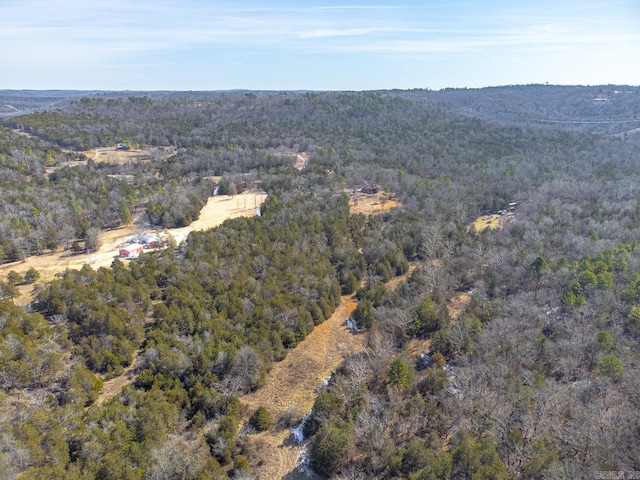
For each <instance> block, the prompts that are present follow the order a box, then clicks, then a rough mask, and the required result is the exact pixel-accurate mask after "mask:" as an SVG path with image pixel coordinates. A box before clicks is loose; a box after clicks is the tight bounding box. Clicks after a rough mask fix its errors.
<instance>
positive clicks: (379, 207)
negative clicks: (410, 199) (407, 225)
mask: <svg viewBox="0 0 640 480" xmlns="http://www.w3.org/2000/svg"><path fill="white" fill-rule="evenodd" d="M347 193H348V194H349V211H350V212H351V214H354V215H355V214H357V213H362V214H364V215H376V214H380V213H383V212H388V211H389V210H391V209H392V208H395V207H399V206H400V203H399V202H398V201H396V200H392V199H390V198H388V196H387V195H386V194H385V193H384V192H377V193H374V194H365V193H362V192H355V193H354V192H352V191H351V190H348V191H347Z"/></svg>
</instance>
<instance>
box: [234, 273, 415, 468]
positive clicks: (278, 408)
mask: <svg viewBox="0 0 640 480" xmlns="http://www.w3.org/2000/svg"><path fill="white" fill-rule="evenodd" d="M416 267H417V264H411V265H410V266H409V271H408V272H407V273H405V274H404V275H402V276H400V277H396V278H394V279H393V280H391V282H389V283H387V288H389V289H391V290H393V289H395V288H397V286H398V285H399V284H400V283H401V282H403V281H406V279H407V278H409V276H410V275H411V274H412V273H413V271H414V270H415V269H416ZM356 306H357V302H356V300H355V299H354V297H353V296H343V297H342V299H341V302H340V305H339V306H338V308H337V309H336V311H335V312H334V313H333V315H332V316H331V318H329V319H328V320H326V321H325V322H324V323H321V324H320V325H318V326H317V327H316V328H314V330H313V331H312V332H311V333H310V334H309V335H308V336H307V338H305V339H304V340H303V341H302V342H300V343H299V344H298V345H297V346H296V348H294V349H293V350H291V351H289V353H288V354H287V356H286V357H285V358H284V360H282V361H281V362H278V363H275V364H274V365H273V367H272V368H271V371H270V372H269V374H268V376H267V380H266V382H265V385H264V386H263V387H262V388H260V389H258V390H257V391H256V392H254V393H251V394H249V395H245V396H244V397H242V398H241V401H242V402H243V403H245V404H246V405H248V407H249V408H248V410H247V415H251V414H252V413H253V412H254V411H255V410H256V409H257V408H258V407H259V406H263V407H265V408H266V409H267V410H268V411H269V413H270V414H271V416H272V418H273V419H274V421H275V422H278V420H279V419H280V418H281V417H282V416H283V415H284V414H287V413H291V412H295V413H296V414H298V415H302V414H306V413H308V412H310V411H311V408H312V407H313V402H314V401H315V398H316V393H317V391H318V388H320V387H321V386H322V385H323V384H324V382H326V381H327V380H328V379H329V378H330V377H331V374H332V373H333V372H334V371H335V370H336V369H337V368H338V367H339V366H340V365H341V364H342V362H343V361H344V359H345V358H346V357H347V356H349V355H353V354H356V353H360V352H362V351H364V340H365V336H364V334H362V333H353V332H351V331H350V330H349V329H348V328H347V325H346V319H347V318H348V317H349V316H350V315H351V314H352V313H353V311H354V310H355V308H356ZM252 437H253V438H254V439H255V440H256V444H257V445H259V447H260V449H259V453H258V455H259V456H260V465H259V466H258V467H257V470H258V478H260V479H265V480H280V479H283V478H286V479H287V480H309V479H310V478H316V477H315V476H314V474H313V473H312V472H309V471H301V470H300V468H299V463H300V459H301V458H302V457H303V456H304V455H305V452H306V446H304V445H297V444H295V442H293V441H291V438H290V437H291V431H290V430H289V429H288V428H284V429H282V428H279V427H277V426H276V427H274V428H272V429H271V430H269V431H267V432H262V433H259V434H256V435H253V436H252Z"/></svg>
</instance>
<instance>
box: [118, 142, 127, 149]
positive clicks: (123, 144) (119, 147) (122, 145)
mask: <svg viewBox="0 0 640 480" xmlns="http://www.w3.org/2000/svg"><path fill="white" fill-rule="evenodd" d="M116 150H129V145H127V144H126V143H119V144H117V145H116Z"/></svg>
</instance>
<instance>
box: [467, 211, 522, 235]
mask: <svg viewBox="0 0 640 480" xmlns="http://www.w3.org/2000/svg"><path fill="white" fill-rule="evenodd" d="M514 219H515V216H514V215H513V213H511V212H509V213H506V214H504V215H498V214H493V215H482V216H480V217H478V218H476V219H475V221H474V222H473V224H472V225H471V226H469V231H471V229H472V227H473V228H474V229H475V231H476V233H482V232H484V231H485V230H486V229H487V228H490V229H491V230H495V229H496V228H502V227H504V226H505V225H506V224H507V222H510V221H513V220H514Z"/></svg>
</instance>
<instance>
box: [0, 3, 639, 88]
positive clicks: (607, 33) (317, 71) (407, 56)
mask: <svg viewBox="0 0 640 480" xmlns="http://www.w3.org/2000/svg"><path fill="white" fill-rule="evenodd" d="M0 65H2V67H1V68H0V89H101V90H223V89H236V88H243V89H252V90H372V89H388V88H431V89H440V88H444V87H481V86H491V85H509V84H527V83H545V82H549V83H552V84H565V85H567V84H569V85H574V84H580V85H597V84H609V83H617V84H631V85H639V84H640V0H607V1H605V0H600V1H595V0H580V1H577V0H553V1H549V0H529V1H520V0H510V1H507V0H476V1H474V0H462V1H456V0H450V1H446V0H440V1H401V2H391V1H377V0H371V1H361V0H345V1H343V2H342V1H324V2H320V1H318V2H310V1H304V0H300V1H283V0H272V1H269V2H257V1H253V2H247V1H242V0H238V1H235V2H227V1H203V0H186V1H163V0H143V1H137V0H126V1H125V0H110V1H92V0H84V1H83V0H18V1H16V0H0Z"/></svg>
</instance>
